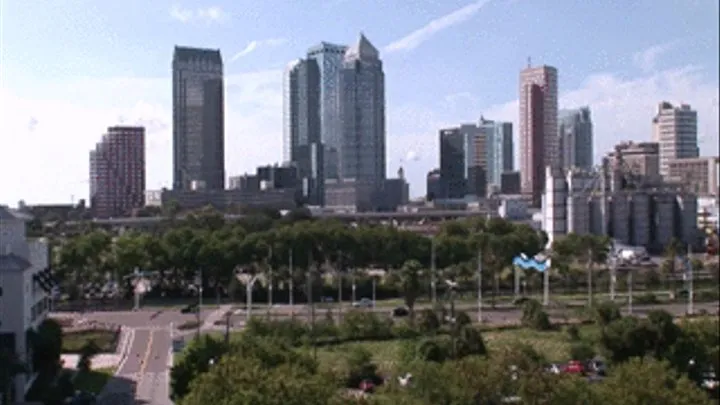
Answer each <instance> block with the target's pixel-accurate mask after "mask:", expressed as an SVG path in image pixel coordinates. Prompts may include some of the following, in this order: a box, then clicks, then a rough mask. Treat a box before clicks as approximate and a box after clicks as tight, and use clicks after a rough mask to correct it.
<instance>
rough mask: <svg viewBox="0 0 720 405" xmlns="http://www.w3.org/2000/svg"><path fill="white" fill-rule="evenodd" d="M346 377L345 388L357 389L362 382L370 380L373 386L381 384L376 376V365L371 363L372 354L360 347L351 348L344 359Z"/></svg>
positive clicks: (380, 380)
mask: <svg viewBox="0 0 720 405" xmlns="http://www.w3.org/2000/svg"><path fill="white" fill-rule="evenodd" d="M345 365H346V367H347V376H346V377H345V386H346V387H347V388H357V387H358V386H359V385H360V382H361V381H363V380H368V379H369V380H372V381H373V382H374V383H375V384H378V383H380V382H382V379H381V378H379V376H378V374H377V365H375V363H373V361H372V353H370V352H369V351H367V350H366V349H364V348H362V347H356V348H353V349H352V350H351V351H350V353H348V355H347V357H346V358H345Z"/></svg>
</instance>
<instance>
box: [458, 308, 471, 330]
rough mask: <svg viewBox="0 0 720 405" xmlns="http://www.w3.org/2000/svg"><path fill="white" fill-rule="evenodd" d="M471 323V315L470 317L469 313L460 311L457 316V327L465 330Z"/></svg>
mask: <svg viewBox="0 0 720 405" xmlns="http://www.w3.org/2000/svg"><path fill="white" fill-rule="evenodd" d="M471 323H472V319H470V315H468V314H467V312H465V311H458V312H457V313H456V314H455V325H457V327H458V328H463V327H465V326H467V325H470V324H471Z"/></svg>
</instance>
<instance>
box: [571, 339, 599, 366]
mask: <svg viewBox="0 0 720 405" xmlns="http://www.w3.org/2000/svg"><path fill="white" fill-rule="evenodd" d="M570 357H571V358H572V359H573V360H580V361H585V360H590V359H592V358H593V357H595V349H593V347H592V346H591V345H590V344H588V343H586V342H577V343H574V344H572V345H571V346H570Z"/></svg>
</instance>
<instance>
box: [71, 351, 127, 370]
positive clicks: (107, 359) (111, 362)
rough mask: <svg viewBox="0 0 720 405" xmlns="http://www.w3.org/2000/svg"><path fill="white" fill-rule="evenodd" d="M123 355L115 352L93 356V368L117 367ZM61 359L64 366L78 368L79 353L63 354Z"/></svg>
mask: <svg viewBox="0 0 720 405" xmlns="http://www.w3.org/2000/svg"><path fill="white" fill-rule="evenodd" d="M121 357H122V356H121V355H119V354H115V353H101V354H98V355H95V356H93V358H92V367H91V368H92V369H93V370H95V369H99V368H115V367H117V366H118V364H120V358H121ZM60 359H61V360H62V361H63V367H65V368H69V369H72V370H74V369H76V368H77V363H78V360H80V355H79V354H62V355H60Z"/></svg>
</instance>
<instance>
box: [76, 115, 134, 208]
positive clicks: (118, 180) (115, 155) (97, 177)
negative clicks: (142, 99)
mask: <svg viewBox="0 0 720 405" xmlns="http://www.w3.org/2000/svg"><path fill="white" fill-rule="evenodd" d="M144 203H145V128H143V127H125V126H116V127H110V128H108V131H107V134H105V135H103V138H102V140H101V141H100V142H99V143H98V144H97V145H96V147H95V150H92V151H90V205H91V207H92V211H93V214H94V216H95V217H97V218H110V217H122V216H128V215H130V214H131V213H132V211H133V209H135V208H141V207H142V206H143V205H144Z"/></svg>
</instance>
